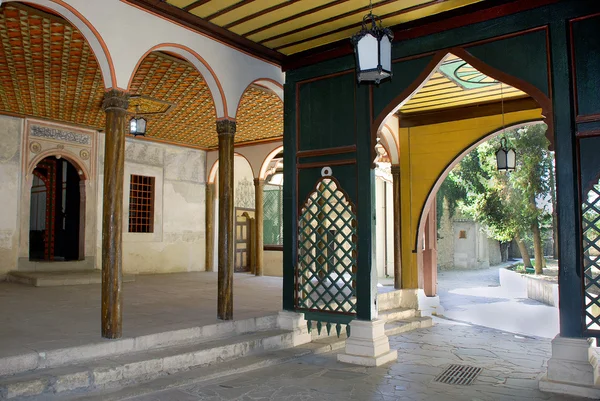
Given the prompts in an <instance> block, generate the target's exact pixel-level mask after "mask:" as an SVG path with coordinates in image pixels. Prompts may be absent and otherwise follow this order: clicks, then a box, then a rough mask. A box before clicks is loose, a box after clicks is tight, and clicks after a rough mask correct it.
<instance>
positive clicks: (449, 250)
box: [437, 199, 454, 270]
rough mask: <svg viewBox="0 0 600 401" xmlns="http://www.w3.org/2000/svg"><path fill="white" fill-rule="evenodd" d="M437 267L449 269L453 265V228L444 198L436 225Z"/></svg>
mask: <svg viewBox="0 0 600 401" xmlns="http://www.w3.org/2000/svg"><path fill="white" fill-rule="evenodd" d="M438 227H439V229H438V244H437V245H438V248H437V249H438V252H437V257H438V268H439V269H442V270H450V269H452V268H453V267H454V229H453V228H452V220H451V219H450V212H449V211H448V202H447V201H446V200H445V199H444V211H443V212H442V217H441V218H440V221H439V225H438Z"/></svg>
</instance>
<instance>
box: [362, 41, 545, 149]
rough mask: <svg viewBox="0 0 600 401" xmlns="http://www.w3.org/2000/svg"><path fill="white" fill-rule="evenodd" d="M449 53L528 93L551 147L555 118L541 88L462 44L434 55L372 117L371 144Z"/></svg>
mask: <svg viewBox="0 0 600 401" xmlns="http://www.w3.org/2000/svg"><path fill="white" fill-rule="evenodd" d="M448 54H453V55H455V56H457V57H459V58H461V59H462V60H464V61H466V62H467V63H469V64H470V65H471V66H473V67H474V68H476V69H477V70H479V71H480V72H482V73H484V74H485V75H487V76H489V77H491V78H494V79H497V80H498V81H501V82H503V83H505V84H508V85H510V86H512V87H514V88H517V89H519V90H521V91H523V92H525V93H527V94H528V95H529V96H531V97H532V98H533V99H534V100H535V101H536V102H537V103H538V105H539V106H540V107H541V109H542V115H543V116H544V120H543V121H544V122H545V123H546V125H547V126H548V130H547V131H546V137H547V138H548V141H550V150H553V149H554V130H553V127H554V123H553V122H554V117H553V111H552V100H551V99H550V98H549V97H548V96H546V95H545V94H544V93H543V92H542V91H541V90H539V89H538V88H537V87H535V86H534V85H532V84H530V83H529V82H526V81H524V80H522V79H519V78H515V77H513V76H512V75H509V74H507V73H505V72H503V71H501V70H498V69H496V68H494V67H491V66H489V65H488V64H486V63H485V62H483V61H481V60H479V59H478V58H476V57H475V56H473V55H472V54H471V53H469V52H468V51H467V50H465V49H464V48H461V47H453V48H450V49H446V50H440V51H438V52H437V53H435V54H434V55H433V58H432V59H431V61H430V62H429V64H428V65H427V67H425V69H424V70H423V71H422V72H421V74H419V76H418V77H417V78H416V79H415V80H414V81H413V83H412V84H410V85H409V86H408V87H407V88H406V89H404V91H402V92H401V93H400V94H399V95H398V96H396V97H395V98H394V99H393V100H392V101H391V102H390V103H389V104H388V105H387V106H386V107H385V108H384V109H383V110H382V111H381V112H380V113H379V115H378V116H377V117H376V118H375V120H374V121H373V123H372V124H371V138H372V139H373V143H375V142H374V141H375V138H376V137H377V133H378V132H379V130H380V129H381V128H382V127H383V126H384V124H385V121H386V120H387V119H388V118H389V117H391V116H392V115H393V114H394V113H396V112H397V111H398V110H399V109H400V108H401V107H402V106H403V105H404V104H405V103H406V102H407V101H408V100H409V99H410V98H411V97H412V96H413V95H414V94H415V93H416V92H418V91H419V89H421V87H422V86H423V85H425V83H426V82H427V81H428V80H429V78H430V77H431V75H433V73H434V72H435V71H436V70H437V68H438V67H439V66H440V64H441V63H442V62H443V60H444V59H445V58H446V56H447V55H448Z"/></svg>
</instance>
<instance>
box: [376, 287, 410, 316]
mask: <svg viewBox="0 0 600 401" xmlns="http://www.w3.org/2000/svg"><path fill="white" fill-rule="evenodd" d="M417 294H418V290H389V291H385V292H379V293H378V294H377V310H378V311H379V313H381V312H383V311H386V310H390V309H395V308H398V307H403V308H412V309H418V308H419V301H418V295H417Z"/></svg>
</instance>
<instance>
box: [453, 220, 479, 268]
mask: <svg viewBox="0 0 600 401" xmlns="http://www.w3.org/2000/svg"><path fill="white" fill-rule="evenodd" d="M461 231H465V232H466V238H460V232H461ZM478 234H479V233H478V232H477V230H476V229H475V223H473V222H471V221H460V222H458V221H455V222H454V267H455V268H456V269H472V268H474V267H476V265H477V256H476V250H477V242H476V236H477V235H478Z"/></svg>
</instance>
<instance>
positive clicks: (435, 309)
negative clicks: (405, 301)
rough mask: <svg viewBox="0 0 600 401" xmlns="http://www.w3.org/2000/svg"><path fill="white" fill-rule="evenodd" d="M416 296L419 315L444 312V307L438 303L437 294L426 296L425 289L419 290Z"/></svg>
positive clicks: (437, 314) (432, 314) (435, 314)
mask: <svg viewBox="0 0 600 401" xmlns="http://www.w3.org/2000/svg"><path fill="white" fill-rule="evenodd" d="M417 297H418V299H419V311H420V312H421V316H442V315H443V314H444V307H443V306H442V305H441V304H440V297H439V296H437V295H436V296H435V297H428V296H427V295H425V291H423V290H419V291H418V292H417Z"/></svg>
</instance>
